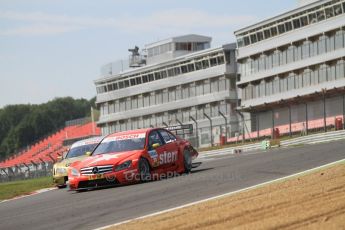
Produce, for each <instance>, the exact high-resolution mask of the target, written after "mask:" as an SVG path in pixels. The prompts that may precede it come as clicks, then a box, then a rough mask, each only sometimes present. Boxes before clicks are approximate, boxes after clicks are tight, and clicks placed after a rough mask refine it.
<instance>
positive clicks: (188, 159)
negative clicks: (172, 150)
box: [183, 149, 192, 173]
mask: <svg viewBox="0 0 345 230" xmlns="http://www.w3.org/2000/svg"><path fill="white" fill-rule="evenodd" d="M183 163H184V172H185V173H190V171H191V170H192V156H191V154H190V152H189V151H188V150H187V149H185V150H184V151H183Z"/></svg>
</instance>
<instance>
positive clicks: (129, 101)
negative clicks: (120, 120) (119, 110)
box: [126, 97, 132, 111]
mask: <svg viewBox="0 0 345 230" xmlns="http://www.w3.org/2000/svg"><path fill="white" fill-rule="evenodd" d="M131 109H132V107H131V98H130V97H128V98H127V99H126V111H128V110H131Z"/></svg>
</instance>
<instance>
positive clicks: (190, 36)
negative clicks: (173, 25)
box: [145, 34, 212, 49]
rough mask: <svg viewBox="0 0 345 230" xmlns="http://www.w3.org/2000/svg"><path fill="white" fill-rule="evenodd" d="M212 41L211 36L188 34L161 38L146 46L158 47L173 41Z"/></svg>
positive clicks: (147, 47)
mask: <svg viewBox="0 0 345 230" xmlns="http://www.w3.org/2000/svg"><path fill="white" fill-rule="evenodd" d="M211 41H212V38H211V37H207V36H203V35H198V34H187V35H182V36H177V37H172V38H167V39H164V40H160V41H157V42H153V43H149V44H147V45H145V48H146V49H150V48H152V47H156V46H160V45H163V44H167V43H172V42H211Z"/></svg>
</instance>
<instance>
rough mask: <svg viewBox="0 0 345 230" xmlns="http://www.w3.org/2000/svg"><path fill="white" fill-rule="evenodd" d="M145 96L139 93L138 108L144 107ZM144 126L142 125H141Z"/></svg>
mask: <svg viewBox="0 0 345 230" xmlns="http://www.w3.org/2000/svg"><path fill="white" fill-rule="evenodd" d="M143 105H144V104H143V96H142V95H139V96H138V108H142V107H143ZM141 127H142V126H141Z"/></svg>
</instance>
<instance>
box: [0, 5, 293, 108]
mask: <svg viewBox="0 0 345 230" xmlns="http://www.w3.org/2000/svg"><path fill="white" fill-rule="evenodd" d="M296 6H297V1H296V0H264V1H259V0H242V1H237V0H213V1H210V0H98V1H85V0H0V108H2V107H4V106H6V105H9V104H38V103H45V102H47V101H49V100H52V99H54V98H56V97H65V96H72V97H74V98H86V99H90V98H92V97H94V96H95V95H96V89H95V85H94V83H93V81H94V80H95V79H98V78H100V77H101V74H100V68H101V66H103V65H104V64H107V63H109V62H113V61H117V60H121V59H127V58H128V56H129V52H128V49H129V48H133V47H134V46H136V45H137V46H139V47H140V48H144V46H145V44H149V43H152V42H156V41H159V40H162V39H165V38H169V37H173V36H179V35H184V34H200V35H205V36H211V37H212V38H213V40H212V45H211V46H212V47H217V46H221V45H222V44H225V43H230V42H235V37H234V35H233V32H234V31H236V30H238V29H241V28H243V27H246V26H249V25H251V24H254V23H257V22H259V21H261V20H264V19H267V18H270V17H273V16H276V15H278V14H280V13H284V12H286V11H289V10H291V9H293V8H296Z"/></svg>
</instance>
